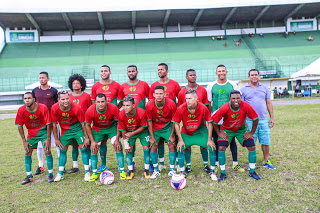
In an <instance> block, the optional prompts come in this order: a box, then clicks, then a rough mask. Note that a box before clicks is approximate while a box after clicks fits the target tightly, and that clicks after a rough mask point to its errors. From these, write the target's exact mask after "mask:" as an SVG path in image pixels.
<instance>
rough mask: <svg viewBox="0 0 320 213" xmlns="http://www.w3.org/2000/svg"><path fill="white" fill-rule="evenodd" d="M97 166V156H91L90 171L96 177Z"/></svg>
mask: <svg viewBox="0 0 320 213" xmlns="http://www.w3.org/2000/svg"><path fill="white" fill-rule="evenodd" d="M97 164H98V155H97V154H91V167H92V171H93V172H94V174H95V175H97V174H98V173H97Z"/></svg>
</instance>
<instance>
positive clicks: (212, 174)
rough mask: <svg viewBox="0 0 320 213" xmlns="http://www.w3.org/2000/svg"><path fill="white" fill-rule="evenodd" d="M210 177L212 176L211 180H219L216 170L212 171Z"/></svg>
mask: <svg viewBox="0 0 320 213" xmlns="http://www.w3.org/2000/svg"><path fill="white" fill-rule="evenodd" d="M210 177H211V180H213V181H218V178H217V176H216V174H215V173H214V172H210Z"/></svg>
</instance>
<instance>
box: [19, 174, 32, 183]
mask: <svg viewBox="0 0 320 213" xmlns="http://www.w3.org/2000/svg"><path fill="white" fill-rule="evenodd" d="M30 182H33V177H28V176H27V177H26V179H24V181H22V183H21V184H22V185H24V184H27V183H30Z"/></svg>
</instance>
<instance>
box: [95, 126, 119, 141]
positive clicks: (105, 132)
mask: <svg viewBox="0 0 320 213" xmlns="http://www.w3.org/2000/svg"><path fill="white" fill-rule="evenodd" d="M116 135H117V123H114V124H112V125H111V126H109V127H107V128H104V129H100V130H99V131H95V130H92V136H93V139H94V140H95V141H96V142H97V143H98V142H100V141H102V140H107V139H108V138H112V137H113V136H116Z"/></svg>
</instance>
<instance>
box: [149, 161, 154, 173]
mask: <svg viewBox="0 0 320 213" xmlns="http://www.w3.org/2000/svg"><path fill="white" fill-rule="evenodd" d="M149 165H150V166H149V169H150V172H154V167H153V164H152V163H150V164H149Z"/></svg>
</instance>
